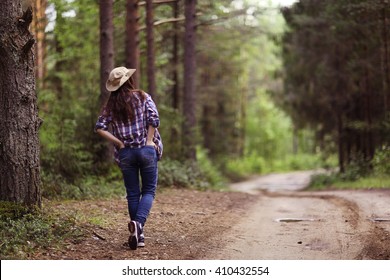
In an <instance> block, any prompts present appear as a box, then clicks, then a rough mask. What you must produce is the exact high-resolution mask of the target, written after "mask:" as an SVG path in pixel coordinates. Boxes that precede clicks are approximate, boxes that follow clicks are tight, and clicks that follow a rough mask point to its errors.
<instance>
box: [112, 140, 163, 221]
mask: <svg viewBox="0 0 390 280" xmlns="http://www.w3.org/2000/svg"><path fill="white" fill-rule="evenodd" d="M119 161H120V163H119V167H120V169H121V170H122V174H123V180H124V183H125V187H126V194H127V196H126V198H127V204H128V209H129V215H130V219H131V220H134V221H137V222H140V223H141V225H142V226H143V225H144V224H145V222H146V219H147V217H148V215H149V212H150V209H151V208H152V205H153V200H154V197H155V195H156V188H157V177H158V169H157V153H156V149H155V148H154V147H153V146H144V147H142V148H128V147H126V148H123V149H120V150H119ZM140 175H141V180H142V187H141V188H140V182H139V181H140V180H139V179H140Z"/></svg>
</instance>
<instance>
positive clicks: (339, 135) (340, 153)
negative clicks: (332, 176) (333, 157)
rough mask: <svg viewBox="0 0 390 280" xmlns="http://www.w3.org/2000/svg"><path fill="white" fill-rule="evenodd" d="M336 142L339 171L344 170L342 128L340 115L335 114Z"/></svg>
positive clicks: (342, 171)
mask: <svg viewBox="0 0 390 280" xmlns="http://www.w3.org/2000/svg"><path fill="white" fill-rule="evenodd" d="M337 132H338V133H337V138H338V139H337V142H338V156H339V169H340V172H341V173H344V172H345V158H344V145H343V142H344V136H343V134H344V128H343V123H342V116H341V114H340V113H338V114H337Z"/></svg>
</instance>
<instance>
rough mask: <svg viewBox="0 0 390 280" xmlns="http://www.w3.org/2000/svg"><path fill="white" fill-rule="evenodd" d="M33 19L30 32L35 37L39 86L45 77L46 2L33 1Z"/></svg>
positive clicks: (40, 0)
mask: <svg viewBox="0 0 390 280" xmlns="http://www.w3.org/2000/svg"><path fill="white" fill-rule="evenodd" d="M33 8H34V13H33V14H34V17H33V23H32V32H33V34H34V35H35V39H36V41H37V42H36V45H35V69H36V77H37V79H38V81H39V82H40V84H41V85H42V84H43V81H44V78H45V76H46V63H45V57H46V44H45V40H46V33H45V28H46V22H47V21H46V14H45V12H46V8H47V0H34V7H33Z"/></svg>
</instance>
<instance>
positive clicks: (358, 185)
mask: <svg viewBox="0 0 390 280" xmlns="http://www.w3.org/2000/svg"><path fill="white" fill-rule="evenodd" d="M378 188H382V189H383V188H386V189H389V188H390V148H389V147H386V146H385V147H382V148H381V149H379V150H377V151H376V153H375V156H374V158H373V159H372V160H371V161H365V160H364V158H363V157H362V158H356V159H354V161H352V162H351V163H350V164H349V165H348V166H347V168H346V170H345V172H343V173H339V172H333V173H328V174H317V175H314V176H313V177H312V180H311V183H310V186H309V187H308V189H309V190H324V189H378Z"/></svg>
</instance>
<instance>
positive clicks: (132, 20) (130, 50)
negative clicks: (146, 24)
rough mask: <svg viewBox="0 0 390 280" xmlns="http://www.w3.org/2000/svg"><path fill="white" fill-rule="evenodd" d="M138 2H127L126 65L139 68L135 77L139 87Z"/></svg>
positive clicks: (131, 0) (136, 0)
mask: <svg viewBox="0 0 390 280" xmlns="http://www.w3.org/2000/svg"><path fill="white" fill-rule="evenodd" d="M138 3H139V0H127V2H126V39H125V56H126V58H125V66H126V67H128V68H133V69H137V71H135V73H134V75H133V76H132V77H133V80H134V83H135V87H137V88H138V87H139V78H140V69H139V68H140V59H139V37H138V25H139V23H138V21H139V15H138Z"/></svg>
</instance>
